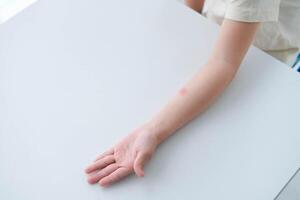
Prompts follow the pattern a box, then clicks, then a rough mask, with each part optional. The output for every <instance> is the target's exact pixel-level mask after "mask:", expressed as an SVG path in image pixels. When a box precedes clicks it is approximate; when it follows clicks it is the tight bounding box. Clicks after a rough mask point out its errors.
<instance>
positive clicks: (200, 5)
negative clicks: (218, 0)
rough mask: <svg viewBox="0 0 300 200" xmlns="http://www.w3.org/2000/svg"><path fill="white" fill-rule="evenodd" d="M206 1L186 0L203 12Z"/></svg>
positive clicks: (186, 2) (192, 6) (196, 9)
mask: <svg viewBox="0 0 300 200" xmlns="http://www.w3.org/2000/svg"><path fill="white" fill-rule="evenodd" d="M204 1H205V0H185V4H186V5H187V6H189V7H190V8H192V9H193V10H195V11H197V12H201V11H202V9H203V5H204Z"/></svg>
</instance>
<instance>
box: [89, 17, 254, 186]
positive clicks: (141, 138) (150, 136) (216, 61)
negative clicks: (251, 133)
mask: <svg viewBox="0 0 300 200" xmlns="http://www.w3.org/2000/svg"><path fill="white" fill-rule="evenodd" d="M257 28H258V23H244V22H237V21H231V20H226V19H225V20H224V22H223V24H222V26H221V30H220V34H219V36H218V39H217V41H216V44H215V46H214V50H213V52H212V54H211V56H210V58H209V59H208V61H207V63H206V64H205V65H204V66H203V67H202V68H201V70H200V71H199V72H198V73H197V74H196V75H195V76H194V77H193V78H192V79H191V80H190V81H188V82H187V83H186V85H185V86H184V87H182V88H181V89H180V90H179V91H178V93H177V94H176V95H175V96H174V97H173V98H172V99H171V100H170V102H168V103H167V105H165V107H163V108H162V109H161V110H160V112H158V113H157V115H155V116H154V117H153V118H152V119H150V120H149V121H148V122H146V123H145V124H143V125H142V126H140V127H139V128H137V129H136V130H134V131H132V132H131V133H130V134H129V135H127V136H126V137H125V138H123V139H122V140H121V141H120V142H119V143H118V144H116V145H115V146H113V147H112V148H111V149H110V150H108V151H107V152H105V153H104V154H102V155H100V156H99V157H98V158H97V159H96V161H95V162H94V163H92V164H91V165H90V166H89V167H88V168H87V169H86V173H87V174H88V181H89V182H90V183H97V182H99V183H100V185H102V186H107V185H109V184H111V183H114V182H116V181H118V180H120V179H122V178H123V177H125V176H127V175H129V174H130V173H132V172H133V171H134V172H135V173H136V174H137V175H138V176H143V175H144V170H143V168H144V165H145V163H146V162H147V161H148V160H149V159H150V157H151V156H152V154H153V153H154V151H155V149H156V147H157V146H158V145H159V144H160V143H161V142H162V141H164V140H165V139H166V138H168V137H169V136H170V135H172V134H173V133H174V132H175V131H176V130H177V129H178V128H180V127H182V126H183V125H184V124H186V123H187V122H188V121H190V120H192V119H193V118H194V117H196V116H197V115H198V114H200V113H201V112H202V111H203V110H204V109H205V108H207V106H208V105H209V104H211V103H212V102H213V100H214V99H215V98H216V97H217V96H219V95H220V94H221V93H222V91H223V90H224V89H225V88H226V86H227V85H228V84H229V83H230V82H231V80H232V79H233V77H234V76H235V74H236V72H237V70H238V68H239V65H240V63H241V61H242V59H243V57H244V55H245V54H246V52H247V50H248V48H249V46H250V44H251V42H252V40H253V37H254V35H255V32H256V30H257Z"/></svg>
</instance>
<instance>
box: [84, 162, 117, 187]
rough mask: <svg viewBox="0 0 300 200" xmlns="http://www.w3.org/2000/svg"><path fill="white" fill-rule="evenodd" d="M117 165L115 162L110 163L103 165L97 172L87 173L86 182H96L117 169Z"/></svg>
mask: <svg viewBox="0 0 300 200" xmlns="http://www.w3.org/2000/svg"><path fill="white" fill-rule="evenodd" d="M118 168H119V167H118V165H117V164H111V165H108V166H107V167H105V168H104V169H101V170H98V171H97V173H92V174H90V175H88V179H87V180H88V182H89V183H90V184H95V183H97V182H98V181H99V180H100V179H102V178H103V177H105V176H108V175H109V174H111V173H112V172H114V171H115V170H117V169H118Z"/></svg>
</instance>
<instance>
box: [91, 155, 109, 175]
mask: <svg viewBox="0 0 300 200" xmlns="http://www.w3.org/2000/svg"><path fill="white" fill-rule="evenodd" d="M114 162H115V158H114V156H113V155H110V156H106V157H105V158H102V159H100V160H98V161H96V162H94V163H93V164H91V165H90V166H88V167H87V168H86V169H85V172H86V173H91V172H92V171H95V170H97V169H101V168H104V167H106V166H107V165H109V164H112V163H114Z"/></svg>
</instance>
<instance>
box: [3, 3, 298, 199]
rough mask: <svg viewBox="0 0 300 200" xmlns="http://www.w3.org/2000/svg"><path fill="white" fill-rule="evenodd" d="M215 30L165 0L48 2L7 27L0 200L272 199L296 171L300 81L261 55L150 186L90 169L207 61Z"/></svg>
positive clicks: (152, 171)
mask: <svg viewBox="0 0 300 200" xmlns="http://www.w3.org/2000/svg"><path fill="white" fill-rule="evenodd" d="M217 33H218V26H217V25H215V24H213V23H212V22H209V21H207V20H206V19H205V18H203V17H202V16H200V15H198V14H196V13H194V12H192V11H191V10H190V9H188V8H186V7H185V6H183V5H181V4H179V3H177V2H174V1H168V0H154V1H146V0H142V1H141V0H128V1H121V0H117V1H104V0H89V1H79V0H64V1H62V0H48V1H40V2H38V3H36V4H35V5H33V6H32V7H31V8H29V9H28V10H26V12H23V13H21V14H20V15H19V16H18V17H16V18H14V19H12V20H11V21H9V22H8V23H5V24H3V25H2V26H1V27H0V44H1V45H0V111H1V112H0V199H5V200H19V199H22V200H40V199H43V200H50V199H51V200H52V199H72V200H82V199H85V200H96V199H97V200H98V199H99V200H100V199H101V200H102V199H109V200H119V199H120V200H121V199H122V200H127V199H128V200H129V199H149V200H150V199H151V200H154V199H161V200H163V199H175V200H177V199H178V200H179V199H205V200H219V199H224V200H229V199H230V200H241V199H243V200H254V199H255V200H271V199H273V198H274V197H275V196H276V195H277V193H278V192H279V191H280V189H281V188H282V187H283V186H284V184H285V183H286V182H287V181H288V179H289V178H290V177H291V176H292V174H293V173H294V172H295V171H296V169H297V168H298V167H299V161H300V146H299V142H300V136H299V126H298V123H299V100H300V93H299V88H300V76H299V74H298V73H296V72H294V71H292V70H289V68H288V67H287V66H285V65H284V64H282V63H280V62H279V61H276V60H275V59H273V58H272V57H270V56H268V55H267V54H265V53H263V52H261V51H260V50H258V49H256V48H251V49H250V51H249V54H248V55H247V57H246V59H245V61H244V63H243V65H242V66H241V69H240V71H239V73H238V75H237V77H236V79H235V80H234V81H233V83H232V84H231V85H230V87H229V88H228V89H227V91H226V92H225V93H224V95H222V97H221V98H219V99H218V101H217V102H216V103H215V104H214V106H213V107H211V108H210V109H209V110H208V111H207V112H205V113H204V114H203V115H202V116H201V117H199V118H197V119H196V120H194V121H193V122H192V123H191V124H189V125H188V126H186V127H185V128H183V129H181V130H180V131H178V133H177V134H176V135H174V137H172V138H170V140H168V141H167V142H166V143H164V144H163V145H162V146H161V147H160V148H159V149H158V152H157V154H156V155H155V156H154V158H153V159H152V161H151V162H150V163H149V165H148V166H147V168H146V177H145V178H143V179H139V178H136V177H134V176H131V177H129V178H127V179H126V180H124V181H122V182H120V183H119V184H116V185H115V186H113V187H110V188H107V189H102V188H100V187H98V186H90V185H88V184H87V183H86V181H85V175H84V173H83V169H84V168H85V166H86V165H87V164H89V162H90V161H92V160H93V159H94V157H95V156H96V155H97V154H98V153H101V152H102V151H104V150H106V149H107V148H108V147H110V146H111V145H112V144H114V143H115V142H117V141H118V140H119V138H120V137H121V136H123V135H125V134H127V133H128V132H129V131H130V130H132V129H133V128H135V127H136V126H137V125H139V124H141V123H143V122H144V121H145V120H147V119H149V118H150V117H151V116H152V115H153V114H154V113H156V112H157V111H158V109H159V108H160V107H161V106H163V105H164V104H165V103H166V101H167V100H168V99H169V98H170V97H171V96H173V95H174V94H175V92H176V91H177V89H178V88H179V87H180V86H181V85H182V84H184V83H185V81H187V80H188V79H189V78H190V77H192V75H193V74H194V73H195V72H197V71H198V69H199V68H200V67H201V65H202V64H203V63H204V62H205V61H206V59H207V57H208V55H209V52H210V51H211V49H212V45H213V42H214V40H215V39H216V36H217Z"/></svg>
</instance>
